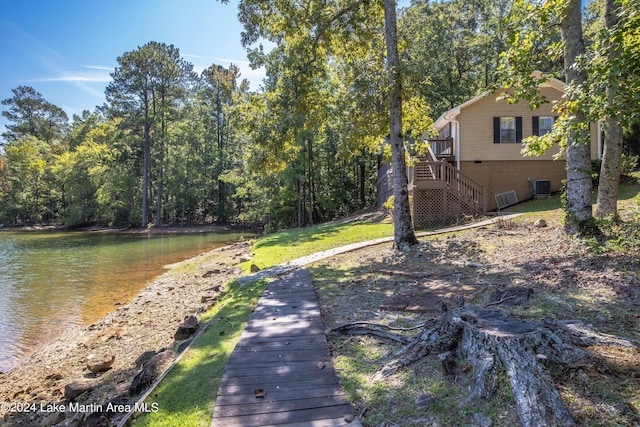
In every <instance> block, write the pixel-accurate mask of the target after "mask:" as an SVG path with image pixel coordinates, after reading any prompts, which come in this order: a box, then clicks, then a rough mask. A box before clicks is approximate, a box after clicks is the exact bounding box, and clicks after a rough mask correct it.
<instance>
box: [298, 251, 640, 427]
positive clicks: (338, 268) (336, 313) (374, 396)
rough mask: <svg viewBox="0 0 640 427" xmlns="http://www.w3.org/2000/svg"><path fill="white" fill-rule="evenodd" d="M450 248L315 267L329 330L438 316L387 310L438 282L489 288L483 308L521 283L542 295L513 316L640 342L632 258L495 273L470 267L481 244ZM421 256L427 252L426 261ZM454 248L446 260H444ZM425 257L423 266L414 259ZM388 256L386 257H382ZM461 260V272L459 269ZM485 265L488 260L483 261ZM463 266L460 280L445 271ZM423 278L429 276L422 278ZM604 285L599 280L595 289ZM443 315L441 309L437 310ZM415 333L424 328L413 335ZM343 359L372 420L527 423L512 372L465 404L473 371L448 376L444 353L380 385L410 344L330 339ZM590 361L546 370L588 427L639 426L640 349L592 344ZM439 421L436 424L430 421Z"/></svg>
mask: <svg viewBox="0 0 640 427" xmlns="http://www.w3.org/2000/svg"><path fill="white" fill-rule="evenodd" d="M446 245H447V247H446V250H443V249H442V248H438V247H435V246H434V245H432V244H431V243H430V242H429V241H426V242H422V244H421V246H420V249H419V250H416V252H415V253H414V252H412V253H410V254H408V255H407V256H406V257H405V258H404V259H398V258H396V259H395V260H392V262H390V263H385V262H384V261H380V257H377V258H375V260H371V259H372V258H367V257H365V256H361V257H357V256H356V258H355V260H353V259H352V260H351V261H349V263H347V264H342V263H340V261H339V260H336V261H334V262H332V263H331V264H329V263H323V264H320V265H317V266H316V267H314V269H313V270H311V273H312V277H313V278H314V283H315V285H316V287H317V289H318V294H319V299H320V303H321V310H322V312H323V317H324V319H325V322H326V324H325V328H327V329H328V328H331V327H332V326H336V325H337V324H340V323H344V322H353V321H370V322H381V321H382V322H383V323H390V324H392V325H393V326H402V327H407V326H411V325H410V324H408V323H407V319H409V321H410V322H411V323H413V324H419V323H420V322H421V321H424V320H426V319H427V318H429V317H431V316H432V315H433V313H426V314H417V315H416V314H413V315H412V316H413V317H411V318H409V317H408V316H409V314H407V313H402V312H384V311H381V310H380V309H379V305H380V303H381V302H383V301H385V300H386V299H388V298H389V297H390V296H392V295H394V294H395V293H397V292H401V291H402V290H404V289H407V288H411V287H415V286H416V285H417V284H419V283H425V282H429V280H431V279H432V278H434V277H437V278H438V280H440V281H450V282H451V284H452V285H453V284H454V282H457V280H458V279H457V278H459V277H463V278H466V279H467V281H474V280H477V281H479V282H482V283H485V284H487V285H488V289H487V291H486V292H485V293H484V294H483V295H481V296H480V297H479V298H478V299H476V301H475V304H486V303H488V300H487V299H486V298H487V294H488V293H489V292H490V291H491V290H495V289H499V288H502V287H503V286H509V285H512V284H518V283H522V282H523V281H524V283H525V286H527V287H530V288H533V289H534V295H533V298H532V299H531V300H530V301H529V303H528V304H527V305H526V306H524V307H522V308H513V309H512V311H514V312H516V313H517V314H519V315H521V316H523V317H527V318H536V319H540V318H543V317H547V316H550V317H552V318H557V319H577V320H581V321H583V322H584V323H585V324H593V325H595V328H596V330H598V331H600V332H605V333H610V334H614V335H619V336H621V337H628V338H631V339H634V340H636V341H635V342H638V340H640V332H638V330H637V302H636V303H634V302H633V301H634V298H635V300H636V301H637V300H638V298H640V276H639V275H638V274H637V272H638V271H640V261H639V260H638V259H637V258H636V259H635V261H634V260H633V259H628V260H626V261H624V265H622V264H621V260H619V259H616V257H610V258H602V257H599V256H598V255H589V254H588V255H584V254H573V253H570V252H568V253H567V254H566V255H565V256H548V255H545V254H540V257H539V258H537V259H535V260H531V261H519V260H518V259H517V258H515V259H513V260H512V261H510V265H509V267H510V268H508V269H501V268H496V266H490V267H491V268H488V269H485V270H476V271H475V272H474V271H473V270H470V269H469V268H468V267H467V266H468V264H469V262H470V261H475V260H477V258H478V247H477V246H476V245H474V244H473V243H472V242H469V241H464V240H453V239H452V240H451V241H447V243H446ZM418 252H420V254H421V255H420V256H418ZM443 252H446V256H444V255H443ZM416 258H420V259H423V260H425V261H424V262H423V263H422V264H421V265H419V268H416V264H415V263H413V260H415V259H416ZM382 259H384V258H382ZM452 260H456V261H458V262H459V264H460V265H459V266H452V264H451V261H452ZM484 262H486V260H484ZM382 269H393V270H396V271H399V270H405V271H411V272H412V273H414V274H415V276H412V277H411V278H402V277H393V278H390V277H389V276H388V275H385V274H382V273H380V270H382ZM452 269H457V271H458V273H459V274H458V275H454V274H444V273H446V272H451V271H454V270H452ZM421 274H423V277H420V275H421ZM594 280H597V283H595V284H594V283H593V281H594ZM436 315H437V313H436ZM412 333H415V332H412ZM330 345H331V347H332V350H333V356H334V363H335V365H336V370H337V372H339V375H340V380H341V382H342V385H343V387H344V388H345V391H346V393H347V395H348V397H349V400H350V401H351V402H352V404H353V406H354V408H355V409H356V412H360V413H364V415H363V416H362V421H363V424H365V425H379V424H380V423H383V422H385V423H392V424H395V425H417V424H419V423H420V422H422V423H423V424H428V422H435V423H437V424H438V425H443V426H454V425H455V426H457V425H472V424H473V423H474V419H473V415H474V413H476V412H482V413H484V414H485V415H487V416H489V417H490V418H492V420H493V422H494V425H500V426H508V425H516V424H518V423H519V421H518V419H517V416H516V415H515V409H514V403H513V396H512V394H511V391H510V388H509V385H508V380H507V379H506V375H503V374H502V376H501V377H500V378H499V381H501V386H500V387H498V392H497V394H496V395H494V397H493V398H492V399H490V400H489V401H484V400H483V401H473V402H469V403H468V404H462V405H461V404H460V402H463V401H465V399H466V398H467V393H468V391H467V382H468V381H469V378H470V376H469V374H468V373H462V374H460V375H458V377H457V378H451V377H447V376H446V375H443V374H442V372H441V371H442V364H441V363H440V362H439V359H438V358H437V357H436V356H437V355H433V356H429V357H426V358H424V359H423V360H422V361H420V362H418V363H416V364H414V365H410V366H409V367H406V368H403V369H401V370H400V371H399V372H398V373H397V374H396V375H395V376H394V377H393V378H392V379H391V380H388V381H385V382H382V383H373V382H372V381H371V377H372V375H373V374H374V373H375V372H376V371H377V370H378V369H380V368H381V367H382V366H383V364H384V363H386V362H387V361H389V356H390V355H392V354H393V353H394V352H396V351H398V350H399V349H400V348H401V347H400V346H399V345H397V344H389V343H388V342H383V341H381V340H380V339H377V338H373V337H369V336H365V337H362V336H357V337H356V336H338V335H333V336H331V337H330ZM588 351H589V354H590V358H588V359H587V360H585V361H584V362H583V363H581V364H580V366H568V367H561V366H560V367H557V366H552V365H547V366H546V369H547V371H548V373H549V374H550V375H551V376H552V378H553V379H554V382H555V383H556V384H557V385H558V386H559V389H560V391H561V394H562V397H563V399H564V400H565V402H566V403H567V404H568V406H569V408H570V410H571V411H572V412H573V414H574V416H575V417H576V419H577V422H578V424H579V425H593V426H596V425H636V424H638V422H640V418H639V417H638V415H637V414H636V413H634V408H637V407H638V405H640V397H638V394H637V390H638V389H640V378H638V377H637V375H635V372H637V367H638V366H640V352H638V350H637V349H635V350H622V349H621V348H618V347H612V348H603V347H592V348H588ZM425 395H427V396H430V398H432V399H433V402H432V403H430V404H429V406H428V414H429V415H428V416H425V409H424V408H421V407H418V405H417V404H416V402H417V401H418V400H419V398H420V397H421V396H425ZM429 420H431V421H429Z"/></svg>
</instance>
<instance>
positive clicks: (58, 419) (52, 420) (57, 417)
mask: <svg viewBox="0 0 640 427" xmlns="http://www.w3.org/2000/svg"><path fill="white" fill-rule="evenodd" d="M64 419H65V415H64V412H62V411H55V412H53V413H51V414H49V415H47V416H46V417H45V418H44V421H43V422H42V423H41V424H40V425H43V426H55V425H58V424H60V423H62V422H63V421H64Z"/></svg>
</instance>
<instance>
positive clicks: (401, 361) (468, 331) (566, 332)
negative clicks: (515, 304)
mask: <svg viewBox="0 0 640 427" xmlns="http://www.w3.org/2000/svg"><path fill="white" fill-rule="evenodd" d="M330 332H332V333H333V332H340V333H344V334H349V335H363V334H371V335H376V336H379V337H383V338H385V339H391V340H393V341H396V342H403V340H404V342H406V340H407V339H408V340H409V343H408V344H407V345H405V346H404V347H403V348H402V349H401V350H400V351H399V352H398V353H396V355H395V357H394V358H393V359H392V360H391V361H389V362H388V363H386V364H385V365H384V366H383V367H382V368H381V369H380V370H379V371H378V373H377V374H376V375H375V376H374V380H383V379H384V378H387V377H389V376H391V375H393V374H394V373H395V372H396V371H397V370H398V369H399V368H401V367H403V366H408V365H410V364H412V363H414V362H416V361H418V360H420V359H422V358H423V357H425V356H428V355H439V356H440V359H441V360H442V362H443V365H446V368H447V371H449V372H451V371H455V372H461V371H460V369H459V368H458V366H457V359H458V358H459V359H460V360H461V361H463V362H464V363H465V364H468V365H470V366H471V367H472V369H469V370H468V371H467V372H469V373H470V375H473V377H472V378H471V387H470V390H469V391H470V393H469V396H468V398H467V400H466V401H465V402H464V403H470V402H471V401H473V400H474V399H479V398H480V399H488V398H490V397H492V396H493V394H494V393H495V391H496V389H497V384H498V370H499V369H501V368H504V370H505V372H506V374H507V376H508V378H509V383H510V386H511V389H512V390H513V396H514V401H515V404H516V410H517V413H518V417H519V418H520V422H521V423H522V425H523V426H525V427H533V426H540V427H541V426H547V425H562V426H573V425H575V421H574V419H573V416H572V415H571V412H570V411H569V410H568V409H567V407H566V405H565V404H564V402H563V401H562V398H561V396H560V393H559V392H558V390H557V389H556V387H555V385H554V383H553V380H552V379H551V378H550V377H549V376H548V375H547V374H546V373H545V370H544V365H545V364H546V363H553V364H560V365H570V366H575V364H576V363H578V362H580V361H581V360H583V359H585V358H587V357H588V355H589V353H588V352H587V351H585V350H583V349H582V348H581V347H590V346H594V345H603V346H611V345H615V346H620V347H626V348H633V347H634V346H633V344H631V343H630V342H629V341H628V340H624V339H620V338H617V337H610V336H603V335H598V334H597V333H595V332H593V331H591V330H589V329H587V328H585V327H584V326H582V324H581V323H580V322H576V321H549V320H542V321H534V320H520V319H518V318H515V317H512V316H511V314H510V313H508V312H506V311H503V310H499V309H489V308H486V307H462V306H460V307H457V308H454V309H453V310H451V311H449V310H447V309H446V307H445V309H444V310H443V314H442V315H441V316H440V317H438V318H435V319H431V320H429V321H427V322H426V323H425V324H424V325H422V326H421V330H420V332H419V333H418V334H416V335H414V336H413V337H406V336H405V335H402V334H397V333H394V332H392V329H391V328H389V327H388V326H386V325H377V324H371V323H366V322H356V323H350V324H346V325H340V326H337V327H335V328H333V329H331V331H330Z"/></svg>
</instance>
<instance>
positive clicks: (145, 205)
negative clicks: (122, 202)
mask: <svg viewBox="0 0 640 427" xmlns="http://www.w3.org/2000/svg"><path fill="white" fill-rule="evenodd" d="M142 151H143V154H142V224H141V226H142V228H147V225H148V222H147V221H148V217H149V174H150V173H151V123H150V119H149V118H148V117H147V118H145V124H144V147H143V150H142Z"/></svg>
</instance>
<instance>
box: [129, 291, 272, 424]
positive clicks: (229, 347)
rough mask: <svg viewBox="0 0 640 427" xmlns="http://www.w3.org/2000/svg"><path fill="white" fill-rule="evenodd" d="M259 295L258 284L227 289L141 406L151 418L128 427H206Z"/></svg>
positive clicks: (137, 420) (147, 417)
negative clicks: (197, 334)
mask: <svg viewBox="0 0 640 427" xmlns="http://www.w3.org/2000/svg"><path fill="white" fill-rule="evenodd" d="M263 290H264V283H263V282H258V283H254V284H247V285H244V286H239V285H238V283H237V282H233V283H232V284H231V288H230V290H229V291H228V292H227V294H226V295H225V298H224V299H223V300H221V301H220V303H218V305H217V306H216V307H214V308H213V309H212V310H210V311H209V312H207V313H206V315H205V316H204V317H203V318H202V321H203V322H207V321H211V323H210V326H209V328H208V329H207V330H206V331H205V332H204V333H203V334H202V335H201V336H200V337H199V338H198V339H197V340H196V341H194V342H193V344H192V346H191V347H190V348H189V349H188V350H187V353H186V354H185V356H184V357H183V358H182V359H181V360H180V362H179V363H178V364H177V365H176V366H175V367H174V368H173V369H172V370H171V372H170V373H169V374H168V375H167V377H165V378H164V380H163V381H162V382H161V383H160V385H159V386H158V388H157V389H156V390H155V391H154V392H153V394H152V395H151V396H150V397H149V398H148V399H147V400H146V403H147V404H148V405H149V407H152V406H151V405H157V406H155V407H157V412H149V413H145V414H142V415H141V416H140V417H138V418H136V419H135V420H134V421H133V422H132V425H134V426H154V427H156V426H167V427H180V426H185V427H194V426H209V425H210V424H211V415H212V414H213V409H214V406H215V400H216V394H217V391H218V385H219V383H220V379H221V378H222V373H223V371H224V368H225V366H226V364H227V361H228V360H229V357H230V356H231V353H232V352H233V349H234V347H235V345H236V343H237V342H238V339H239V338H240V334H241V333H242V331H243V330H244V327H245V325H246V322H247V320H248V319H249V316H250V315H251V311H252V309H253V308H254V307H255V306H256V304H257V301H258V298H259V297H260V295H261V293H262V291H263Z"/></svg>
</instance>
